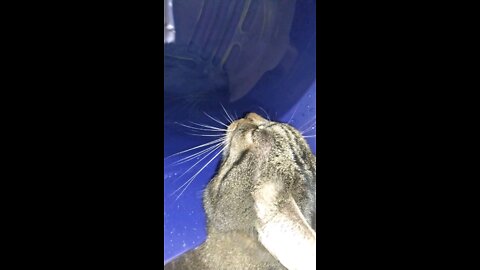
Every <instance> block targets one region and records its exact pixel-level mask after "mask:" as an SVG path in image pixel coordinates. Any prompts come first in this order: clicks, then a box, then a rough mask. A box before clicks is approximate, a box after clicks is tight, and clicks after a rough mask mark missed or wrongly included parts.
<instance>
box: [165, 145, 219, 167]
mask: <svg viewBox="0 0 480 270" xmlns="http://www.w3.org/2000/svg"><path fill="white" fill-rule="evenodd" d="M222 143H223V142H219V143H217V144H214V145H213V146H210V147H208V148H207V149H203V150H202V151H200V152H198V153H194V154H192V155H189V156H187V157H184V158H181V159H179V160H177V161H175V162H173V163H172V164H170V165H172V166H175V165H178V164H182V163H185V162H186V161H190V160H192V159H194V158H196V157H198V156H201V155H203V154H204V153H207V152H209V151H210V150H212V149H213V148H215V147H217V146H219V145H220V144H222Z"/></svg>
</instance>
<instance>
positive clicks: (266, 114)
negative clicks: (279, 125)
mask: <svg viewBox="0 0 480 270" xmlns="http://www.w3.org/2000/svg"><path fill="white" fill-rule="evenodd" d="M258 108H260V110H262V111H263V112H264V113H265V116H266V117H267V119H268V121H272V119H270V115H268V113H267V111H266V110H265V109H264V108H262V107H260V106H258Z"/></svg>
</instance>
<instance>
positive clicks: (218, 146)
mask: <svg viewBox="0 0 480 270" xmlns="http://www.w3.org/2000/svg"><path fill="white" fill-rule="evenodd" d="M221 146H222V145H217V146H216V147H215V148H214V149H213V150H211V151H210V152H209V153H208V154H207V155H205V156H204V157H202V158H201V159H200V160H198V161H197V162H195V164H193V165H192V166H191V167H190V168H188V170H186V171H185V172H183V174H182V175H180V176H179V177H177V179H180V178H181V177H182V176H184V175H185V174H186V173H187V172H189V171H190V170H191V169H193V167H195V166H197V164H198V163H200V162H201V161H202V160H204V159H205V158H206V157H208V156H209V155H211V154H212V153H213V152H215V150H217V149H218V148H220V147H221ZM182 186H183V185H182ZM180 188H181V187H180ZM178 189H179V188H178ZM178 189H177V190H175V191H174V192H173V193H172V194H175V193H176V192H177V191H178Z"/></svg>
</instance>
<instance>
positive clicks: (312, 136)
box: [303, 135, 317, 138]
mask: <svg viewBox="0 0 480 270" xmlns="http://www.w3.org/2000/svg"><path fill="white" fill-rule="evenodd" d="M316 137H317V135H309V136H303V138H316Z"/></svg>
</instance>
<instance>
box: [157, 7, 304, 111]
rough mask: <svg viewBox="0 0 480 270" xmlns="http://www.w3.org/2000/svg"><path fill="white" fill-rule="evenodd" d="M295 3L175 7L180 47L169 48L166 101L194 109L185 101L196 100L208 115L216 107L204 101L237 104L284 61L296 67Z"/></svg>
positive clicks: (171, 45) (177, 38)
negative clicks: (292, 40)
mask: <svg viewBox="0 0 480 270" xmlns="http://www.w3.org/2000/svg"><path fill="white" fill-rule="evenodd" d="M295 3H296V1H295V0H284V1H271V0H258V1H243V0H231V1H199V0H182V1H175V5H174V6H173V14H174V15H175V29H176V31H177V33H176V36H175V43H172V44H167V46H165V74H166V76H165V83H166V84H167V85H165V87H164V89H165V92H166V93H165V95H166V98H165V100H168V103H176V104H177V105H178V106H181V103H187V104H188V105H187V107H189V108H191V106H190V104H191V103H192V102H185V100H186V99H187V100H190V101H191V100H195V101H196V102H197V105H198V106H199V107H200V108H202V109H203V110H205V108H209V107H211V106H212V104H206V103H204V104H200V102H201V101H202V100H208V101H209V102H213V101H214V104H219V103H223V104H225V103H226V102H236V101H239V100H240V99H242V98H243V97H244V96H246V95H247V94H248V93H249V92H250V91H252V89H253V88H254V87H255V86H256V84H257V83H258V82H259V80H260V79H261V78H262V77H263V75H264V74H265V73H267V72H268V71H271V70H273V69H275V68H276V67H278V66H279V65H280V64H281V63H282V61H284V60H287V62H289V63H294V62H295V60H296V59H295V58H296V52H295V49H294V48H293V47H292V46H291V45H290V32H291V30H292V23H293V18H294V15H295ZM173 77H175V78H173ZM179 78H181V79H180V80H179ZM180 81H183V83H180ZM225 97H226V99H225ZM179 103H180V104H179Z"/></svg>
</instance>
